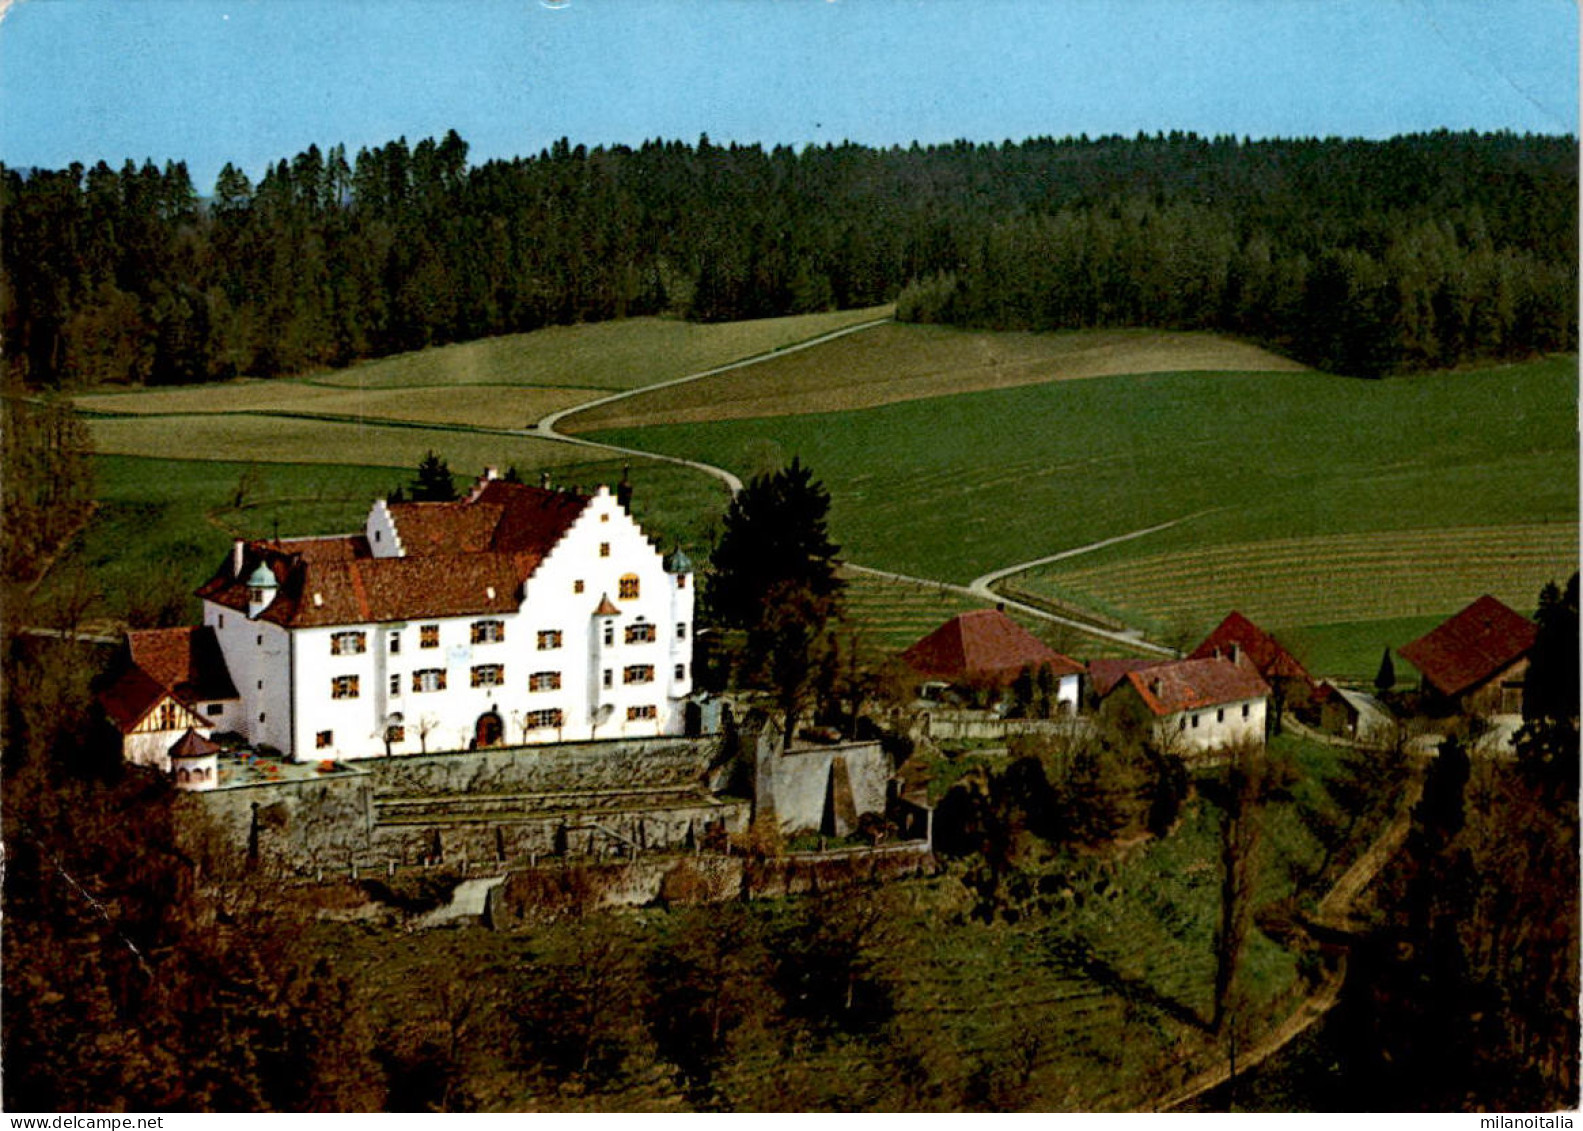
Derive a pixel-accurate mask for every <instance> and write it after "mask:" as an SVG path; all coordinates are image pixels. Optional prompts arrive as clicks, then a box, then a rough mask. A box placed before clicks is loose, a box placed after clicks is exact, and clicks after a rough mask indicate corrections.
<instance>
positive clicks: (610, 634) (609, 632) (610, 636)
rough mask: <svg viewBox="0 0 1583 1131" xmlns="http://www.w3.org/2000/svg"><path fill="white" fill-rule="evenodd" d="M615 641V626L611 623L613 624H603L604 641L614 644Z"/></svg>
mask: <svg viewBox="0 0 1583 1131" xmlns="http://www.w3.org/2000/svg"><path fill="white" fill-rule="evenodd" d="M615 642H616V626H615V625H613V624H607V625H605V643H606V644H614V643H615Z"/></svg>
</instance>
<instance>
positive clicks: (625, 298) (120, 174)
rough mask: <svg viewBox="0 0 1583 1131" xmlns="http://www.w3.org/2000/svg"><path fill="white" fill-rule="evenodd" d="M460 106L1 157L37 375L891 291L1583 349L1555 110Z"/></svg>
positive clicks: (880, 295) (1149, 316) (1441, 354)
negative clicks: (637, 118) (182, 141)
mask: <svg viewBox="0 0 1583 1131" xmlns="http://www.w3.org/2000/svg"><path fill="white" fill-rule="evenodd" d="M467 153H468V149H467V144H466V143H465V142H464V141H463V140H462V139H461V138H460V137H458V136H457V135H456V134H455V133H454V132H451V133H449V134H447V135H446V136H445V138H444V139H443V140H440V141H434V140H432V139H427V140H424V141H421V142H419V143H418V144H416V145H415V146H409V145H408V144H407V142H406V141H405V139H402V140H398V141H394V142H391V143H389V144H387V145H384V146H381V147H378V148H375V149H372V150H363V151H361V152H359V153H358V154H357V155H356V156H355V158H350V159H349V158H348V156H347V154H346V151H345V148H344V147H342V146H336V147H333V148H331V149H329V150H328V151H327V152H326V151H321V150H320V149H319V148H318V147H317V146H310V147H309V148H308V149H307V150H306V151H304V152H302V153H300V154H298V155H297V156H296V157H294V158H292V159H290V160H282V161H280V162H278V163H277V164H275V165H274V166H272V167H271V168H269V169H268V170H267V171H266V172H265V173H264V175H263V177H262V178H261V179H260V181H259V182H258V183H257V184H256V185H254V184H253V183H252V182H251V181H250V180H249V178H248V177H247V176H246V175H244V174H243V173H242V172H240V171H238V170H237V169H235V168H234V167H232V166H230V165H227V166H226V168H225V169H224V170H223V171H222V172H221V174H220V176H219V178H218V181H217V182H216V184H215V186H214V188H213V193H212V195H211V196H210V197H209V198H207V199H204V198H201V197H200V195H199V192H198V190H197V189H196V188H195V186H194V185H193V183H192V181H191V178H190V176H189V174H188V172H187V169H186V166H185V165H184V164H182V163H179V162H173V163H168V164H166V166H165V167H164V168H163V169H160V168H158V167H156V166H155V165H153V164H152V163H149V162H145V163H144V164H143V165H142V166H141V167H140V166H138V165H136V164H135V163H133V162H130V161H129V162H128V163H127V164H126V165H124V166H123V167H122V168H121V169H120V170H119V171H117V170H115V169H112V168H111V167H109V166H108V165H106V164H104V163H100V164H98V165H96V166H94V167H93V168H91V169H85V168H83V167H81V166H79V165H74V166H72V167H71V168H69V169H66V170H61V171H42V170H33V171H30V172H29V173H27V174H26V175H24V174H23V173H21V172H19V171H17V170H14V169H3V168H0V225H3V230H0V238H3V243H0V254H3V262H4V290H3V292H0V309H3V329H4V332H5V355H6V358H7V361H8V362H9V364H10V367H11V372H12V373H13V375H15V376H19V377H21V378H22V379H23V380H24V381H26V382H27V383H28V384H30V385H33V386H35V387H42V386H54V385H61V384H76V383H84V382H103V381H123V382H149V383H180V382H190V381H201V380H209V379H215V378H225V377H230V376H234V375H237V374H243V373H248V374H257V375H274V374H286V373H296V372H301V371H304V370H307V369H310V368H313V367H319V366H327V365H330V366H333V365H343V364H346V363H349V362H352V361H354V360H357V359H359V358H364V357H374V356H382V355H385V354H389V353H395V352H399V351H403V350H410V349H415V348H420V347H423V346H427V345H434V344H440V343H444V342H450V341H462V340H468V339H473V338H478V337H483V336H488V335H494V334H503V333H513V332H519V331H525V330H532V329H536V328H538V327H541V326H545V325H551V324H563V323H571V322H578V321H597V320H602V319H608V318H618V317H622V316H626V315H637V314H661V313H664V314H672V315H679V316H683V317H687V318H692V319H696V320H725V319H737V318H752V317H763V316H774V315H784V314H794V313H802V312H807V311H816V310H823V309H829V308H834V307H855V306H863V305H868V304H874V303H880V302H884V301H888V300H891V299H897V298H898V297H899V298H900V300H901V305H902V315H903V317H907V318H913V319H917V320H937V321H945V322H951V323H957V324H963V325H975V326H985V327H999V328H1017V329H1057V328H1079V327H1092V326H1160V327H1173V328H1206V329H1215V330H1223V331H1229V332H1233V333H1237V334H1242V335H1246V336H1249V337H1252V338H1255V339H1258V340H1260V341H1264V342H1267V343H1269V344H1271V345H1273V346H1275V347H1276V348H1280V349H1284V350H1286V351H1288V352H1289V353H1291V354H1292V355H1293V356H1296V357H1298V358H1300V359H1301V360H1304V361H1307V362H1311V363H1313V364H1316V365H1320V366H1324V367H1326V368H1331V369H1337V370H1342V371H1346V372H1355V373H1383V372H1389V371H1393V370H1397V369H1405V368H1414V367H1422V366H1444V365H1452V364H1455V363H1458V362H1461V361H1464V360H1469V359H1477V358H1487V357H1512V356H1521V355H1524V354H1528V353H1532V352H1537V351H1547V350H1563V349H1574V348H1576V339H1577V301H1576V291H1575V283H1574V280H1575V278H1576V264H1577V250H1576V247H1577V237H1576V221H1575V216H1576V209H1577V166H1578V149H1577V142H1576V139H1574V138H1571V137H1533V136H1522V137H1519V136H1516V135H1513V134H1495V135H1476V134H1451V133H1437V134H1432V135H1415V136H1410V137H1402V138H1397V139H1393V140H1391V141H1385V142H1366V141H1344V140H1323V141H1320V140H1295V141H1261V142H1243V141H1239V140H1237V139H1235V138H1216V139H1206V138H1200V137H1197V136H1195V135H1192V134H1174V133H1173V134H1171V135H1169V136H1165V135H1156V136H1154V137H1147V136H1142V135H1140V136H1139V137H1137V138H1135V139H1125V138H1102V139H1098V140H1092V141H1091V140H1089V139H1087V138H1080V139H1075V140H1074V139H1067V140H1059V141H1057V140H1052V139H1048V138H1041V139H1034V140H1031V141H1027V142H1023V143H1021V144H1012V143H1009V142H1008V143H1006V144H1003V145H998V146H997V145H975V144H971V143H967V142H958V143H956V144H954V145H947V146H934V147H922V146H918V145H914V146H912V147H911V148H907V149H902V148H892V149H871V148H866V147H863V146H857V145H850V144H846V145H840V146H825V147H823V148H814V147H810V148H807V149H804V150H802V151H800V152H799V151H796V150H794V149H792V148H790V147H787V146H779V147H776V148H774V149H773V150H765V149H763V148H761V147H759V146H756V145H755V146H739V145H731V146H729V147H723V146H717V145H713V144H711V143H710V142H709V141H708V139H707V138H702V139H700V140H699V142H698V143H697V144H696V145H689V144H683V143H680V142H660V141H654V142H650V143H647V144H644V145H643V146H641V147H639V148H635V149H634V148H629V147H626V146H616V147H612V148H608V149H607V148H598V149H593V150H588V149H585V148H584V147H582V146H575V147H574V146H572V145H571V144H570V143H569V142H567V141H565V140H562V141H561V142H558V143H557V144H556V145H555V146H554V147H552V148H551V149H549V150H547V151H544V152H542V153H540V154H539V155H538V156H536V157H529V158H520V159H516V160H511V161H490V162H487V163H485V164H483V165H479V166H476V167H474V166H470V165H469V164H468V161H467Z"/></svg>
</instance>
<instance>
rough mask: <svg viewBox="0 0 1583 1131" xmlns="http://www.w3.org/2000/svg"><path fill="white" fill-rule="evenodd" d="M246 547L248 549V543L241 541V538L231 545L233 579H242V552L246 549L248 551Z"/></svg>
mask: <svg viewBox="0 0 1583 1131" xmlns="http://www.w3.org/2000/svg"><path fill="white" fill-rule="evenodd" d="M246 547H247V543H246V542H244V541H242V539H240V538H238V539H237V540H236V541H235V542H233V543H232V544H231V576H232V577H241V576H242V551H243V550H244V549H246Z"/></svg>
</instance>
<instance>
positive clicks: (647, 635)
mask: <svg viewBox="0 0 1583 1131" xmlns="http://www.w3.org/2000/svg"><path fill="white" fill-rule="evenodd" d="M654 637H655V633H654V626H653V625H652V624H629V625H627V643H628V644H652V643H654Z"/></svg>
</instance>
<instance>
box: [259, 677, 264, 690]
mask: <svg viewBox="0 0 1583 1131" xmlns="http://www.w3.org/2000/svg"><path fill="white" fill-rule="evenodd" d="M258 689H259V690H260V691H262V690H264V681H263V680H259V681H258Z"/></svg>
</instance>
